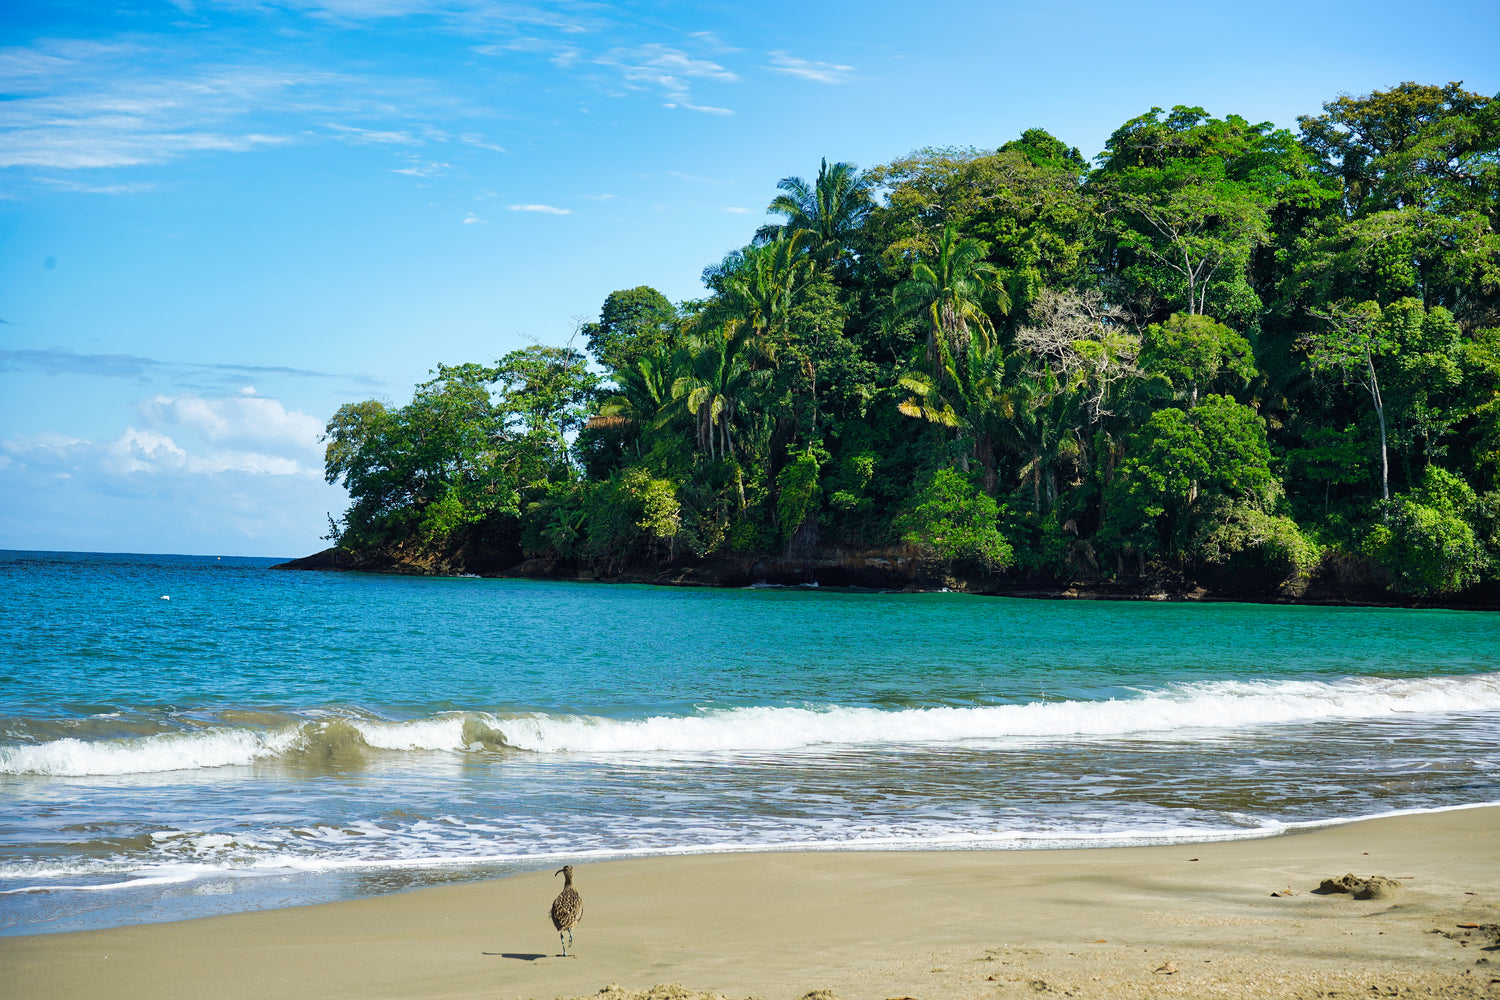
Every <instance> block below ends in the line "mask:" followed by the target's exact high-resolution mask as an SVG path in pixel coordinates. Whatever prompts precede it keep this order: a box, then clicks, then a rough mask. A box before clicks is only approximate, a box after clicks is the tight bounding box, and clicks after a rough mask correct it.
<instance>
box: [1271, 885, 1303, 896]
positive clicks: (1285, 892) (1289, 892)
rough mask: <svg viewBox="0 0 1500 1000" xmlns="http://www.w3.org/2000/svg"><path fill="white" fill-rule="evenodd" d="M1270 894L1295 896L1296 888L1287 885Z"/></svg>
mask: <svg viewBox="0 0 1500 1000" xmlns="http://www.w3.org/2000/svg"><path fill="white" fill-rule="evenodd" d="M1271 895H1273V896H1295V895H1297V890H1296V889H1293V888H1292V887H1291V886H1287V887H1286V888H1285V889H1280V890H1278V891H1276V892H1273V893H1271Z"/></svg>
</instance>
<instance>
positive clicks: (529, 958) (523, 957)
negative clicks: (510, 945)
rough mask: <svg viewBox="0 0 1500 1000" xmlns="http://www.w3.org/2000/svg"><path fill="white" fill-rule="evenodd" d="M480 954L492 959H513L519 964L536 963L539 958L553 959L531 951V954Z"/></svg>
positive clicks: (517, 952) (502, 952) (499, 952)
mask: <svg viewBox="0 0 1500 1000" xmlns="http://www.w3.org/2000/svg"><path fill="white" fill-rule="evenodd" d="M480 954H481V955H488V956H490V957H491V958H513V959H515V960H516V961H518V962H535V961H536V960H537V959H539V958H551V957H552V956H551V955H544V954H542V953H540V952H534V951H529V952H519V951H483V952H480Z"/></svg>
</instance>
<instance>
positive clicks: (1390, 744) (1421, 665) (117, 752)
mask: <svg viewBox="0 0 1500 1000" xmlns="http://www.w3.org/2000/svg"><path fill="white" fill-rule="evenodd" d="M272 562H273V561H272V560H264V559H243V558H229V557H224V558H222V559H218V558H213V557H185V556H131V555H85V554H67V553H27V552H0V594H3V595H5V597H4V601H3V603H0V933H4V932H10V933H17V932H20V933H31V932H38V931H47V930H61V929H70V928H75V927H82V926H99V925H105V924H112V923H122V922H133V921H139V920H151V919H173V918H177V917H184V916H192V915H198V914H200V913H207V912H222V911H225V910H233V909H243V908H249V907H261V906H279V905H293V904H296V903H302V902H311V901H316V900H319V899H329V898H343V897H348V896H356V895H363V894H369V893H375V892H384V891H390V890H392V889H397V888H402V887H405V886H409V885H415V884H425V883H428V882H432V881H441V880H447V879H453V878H472V877H477V876H480V875H489V874H496V873H504V872H507V871H514V870H518V869H520V868H527V867H543V866H545V865H547V864H551V863H553V862H554V861H556V860H557V859H559V858H562V859H569V860H586V859H589V858H599V857H613V856H621V855H627V854H642V853H645V854H649V853H667V852H678V851H706V850H751V849H779V848H789V847H804V848H819V849H858V848H861V847H931V846H943V845H948V846H953V847H982V848H1004V847H1013V846H1057V847H1065V846H1073V845H1078V844H1086V843H1101V842H1103V843H1140V842H1149V841H1161V840H1169V839H1182V838H1205V837H1219V836H1250V835H1263V834H1266V833H1271V832H1274V831H1277V830H1280V829H1284V828H1285V826H1286V825H1287V824H1293V823H1302V822H1320V821H1327V820H1338V819H1348V818H1354V817H1358V816H1364V815H1373V814H1379V813H1384V812H1390V811H1394V810H1404V809H1431V808H1443V807H1449V806H1455V805H1466V804H1475V803H1483V802H1495V801H1500V641H1497V640H1500V618H1497V617H1496V616H1494V615H1489V614H1484V613H1472V612H1448V611H1411V610H1391V609H1363V608H1304V607H1277V606H1258V605H1235V604H1165V603H1152V602H1120V603H1102V602H1101V603H1090V602H1046V601H1018V600H1005V599H988V598H974V597H967V596H964V595H956V594H874V593H849V592H823V591H818V590H812V589H790V590H781V589H753V590H688V589H666V588H650V587H630V586H607V585H598V584H584V583H539V582H531V581H499V580H479V579H451V578H450V579H433V578H408V577H393V576H373V575H364V574H326V573H296V572H283V571H275V570H271V569H269V568H268V567H269V566H270V565H271V563H272Z"/></svg>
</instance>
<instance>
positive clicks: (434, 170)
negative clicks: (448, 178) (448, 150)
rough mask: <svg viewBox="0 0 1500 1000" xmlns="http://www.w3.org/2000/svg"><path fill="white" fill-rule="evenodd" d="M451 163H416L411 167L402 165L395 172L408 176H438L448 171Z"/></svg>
mask: <svg viewBox="0 0 1500 1000" xmlns="http://www.w3.org/2000/svg"><path fill="white" fill-rule="evenodd" d="M450 166H451V164H447V163H415V164H412V165H411V166H409V167H401V168H399V169H396V170H395V171H394V172H395V173H398V174H405V175H406V176H408V177H436V176H437V175H438V174H441V173H444V172H446V171H447V170H448V169H449V167H450Z"/></svg>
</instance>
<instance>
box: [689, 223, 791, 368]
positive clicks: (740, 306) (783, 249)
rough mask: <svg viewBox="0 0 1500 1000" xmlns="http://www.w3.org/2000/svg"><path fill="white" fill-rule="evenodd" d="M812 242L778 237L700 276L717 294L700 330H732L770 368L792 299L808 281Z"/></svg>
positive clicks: (732, 256) (783, 235) (783, 335)
mask: <svg viewBox="0 0 1500 1000" xmlns="http://www.w3.org/2000/svg"><path fill="white" fill-rule="evenodd" d="M813 238H814V237H813V234H812V233H811V232H809V231H808V230H805V229H796V230H792V231H790V232H786V233H780V234H778V235H777V236H776V237H775V239H772V240H771V241H769V242H767V243H763V244H760V245H752V246H748V247H746V248H745V249H743V250H738V251H735V252H734V253H732V254H730V255H729V256H728V257H726V258H725V259H724V261H723V263H721V264H719V265H718V266H717V267H715V268H710V269H709V270H708V271H706V272H704V280H705V281H706V282H707V283H708V286H709V287H710V288H712V289H713V290H714V292H715V293H716V294H715V297H714V301H713V302H712V303H711V304H710V305H709V307H708V309H706V310H705V311H704V314H703V316H702V325H707V326H714V325H724V326H729V327H732V328H733V330H734V331H735V333H734V335H735V336H741V335H743V336H745V337H747V338H748V346H749V347H750V349H751V350H752V352H753V353H756V354H758V355H759V356H760V357H762V358H764V359H765V360H766V361H768V362H770V363H771V364H775V363H776V352H777V347H778V346H780V342H781V341H783V340H784V339H785V338H786V336H787V324H788V320H789V318H790V316H791V311H792V306H793V305H794V304H795V303H796V301H797V294H798V293H799V292H800V291H801V290H802V288H803V286H804V285H805V284H807V281H808V279H809V278H810V277H811V276H812V266H811V264H810V263H809V261H808V259H807V255H806V250H807V248H808V247H809V246H810V245H811V241H812V239H813Z"/></svg>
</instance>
